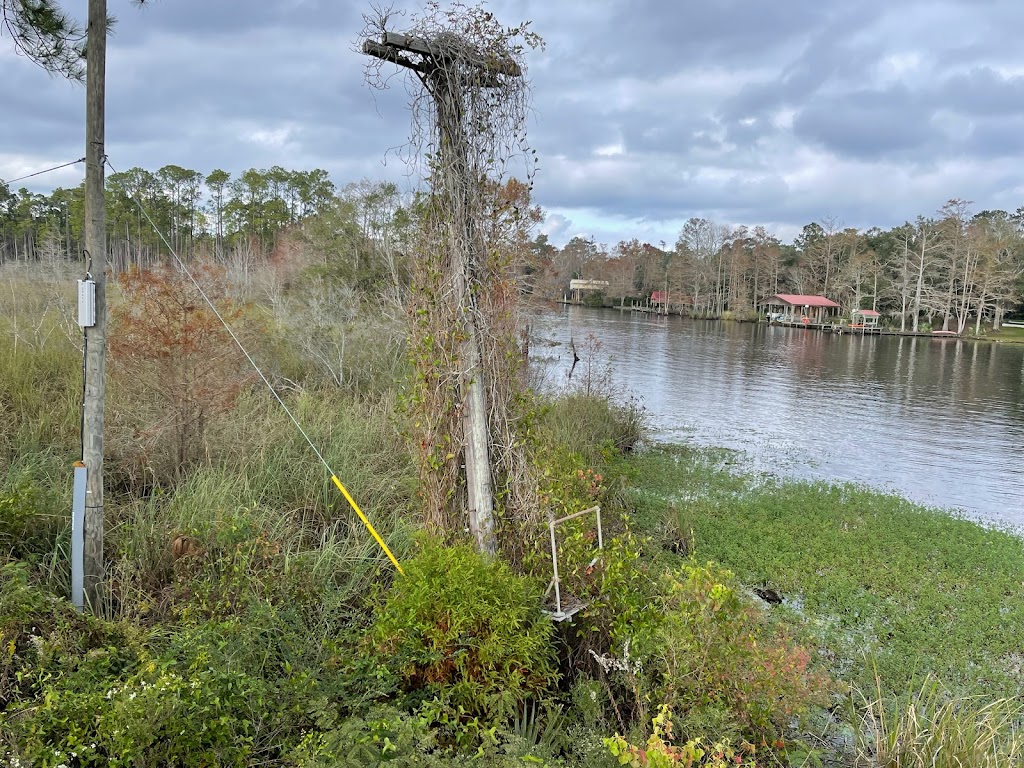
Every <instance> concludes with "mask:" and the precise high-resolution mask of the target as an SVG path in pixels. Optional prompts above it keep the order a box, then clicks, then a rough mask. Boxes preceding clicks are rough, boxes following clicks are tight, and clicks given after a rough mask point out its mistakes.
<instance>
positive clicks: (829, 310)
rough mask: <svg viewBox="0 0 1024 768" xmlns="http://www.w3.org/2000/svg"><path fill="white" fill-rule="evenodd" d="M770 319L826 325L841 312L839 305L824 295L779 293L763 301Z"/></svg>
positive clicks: (762, 304) (762, 303) (781, 321)
mask: <svg viewBox="0 0 1024 768" xmlns="http://www.w3.org/2000/svg"><path fill="white" fill-rule="evenodd" d="M761 306H762V307H764V308H765V311H766V313H767V315H768V319H769V320H772V321H776V322H780V323H800V324H803V325H824V324H826V323H831V322H832V321H833V318H835V317H836V315H838V314H839V305H838V304H836V303H835V302H834V301H832V299H828V298H825V297H824V296H810V295H805V294H799V293H779V294H776V295H775V296H770V297H768V298H767V299H765V300H764V301H762V302H761Z"/></svg>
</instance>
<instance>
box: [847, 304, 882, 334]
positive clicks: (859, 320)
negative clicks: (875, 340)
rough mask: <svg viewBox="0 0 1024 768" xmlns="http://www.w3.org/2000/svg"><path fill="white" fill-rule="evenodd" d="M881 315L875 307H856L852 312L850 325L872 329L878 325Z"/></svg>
mask: <svg viewBox="0 0 1024 768" xmlns="http://www.w3.org/2000/svg"><path fill="white" fill-rule="evenodd" d="M881 317H882V316H881V315H880V314H878V313H877V312H875V310H873V309H855V310H853V312H852V313H851V314H850V327H851V328H863V329H865V330H871V329H873V328H877V327H878V321H879V320H880V319H881Z"/></svg>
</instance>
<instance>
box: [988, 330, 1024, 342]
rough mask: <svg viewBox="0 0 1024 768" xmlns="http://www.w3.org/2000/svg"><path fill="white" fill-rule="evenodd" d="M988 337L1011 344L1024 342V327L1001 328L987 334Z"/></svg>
mask: <svg viewBox="0 0 1024 768" xmlns="http://www.w3.org/2000/svg"><path fill="white" fill-rule="evenodd" d="M985 338H986V339H992V340H993V341H1000V342H1004V343H1006V342H1009V343H1011V344H1024V328H1007V327H1003V328H1000V329H999V330H998V331H994V332H992V333H989V334H986V336H985Z"/></svg>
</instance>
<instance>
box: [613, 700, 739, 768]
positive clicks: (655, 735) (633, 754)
mask: <svg viewBox="0 0 1024 768" xmlns="http://www.w3.org/2000/svg"><path fill="white" fill-rule="evenodd" d="M651 722H652V726H653V727H652V732H651V735H650V737H649V738H648V739H647V741H646V743H645V744H644V745H643V746H635V745H633V744H630V743H629V741H627V740H626V739H625V738H623V737H622V736H619V735H616V736H613V737H611V738H607V739H605V740H604V743H605V746H606V747H607V748H608V751H609V752H610V753H611V754H612V755H613V756H614V757H616V758H617V759H618V762H619V765H628V766H630V768H672V766H681V767H682V768H691V766H703V767H704V768H734V767H735V766H740V767H741V768H756V766H757V761H756V760H755V757H754V753H755V747H754V745H752V744H749V743H746V742H743V743H741V744H740V745H739V746H734V745H733V744H732V742H731V741H729V740H728V739H723V740H721V741H714V742H705V741H704V740H703V739H701V738H700V737H697V738H691V739H688V740H687V741H685V742H682V743H679V742H678V741H677V740H676V738H675V735H674V734H673V727H672V710H671V709H670V708H669V706H668V705H667V704H663V705H662V706H661V708H660V709H659V710H658V714H657V715H656V716H655V717H654V718H653V720H652V721H651Z"/></svg>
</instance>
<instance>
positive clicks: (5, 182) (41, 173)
mask: <svg viewBox="0 0 1024 768" xmlns="http://www.w3.org/2000/svg"><path fill="white" fill-rule="evenodd" d="M84 162H85V158H84V157H80V158H78V159H77V160H72V161H71V162H70V163H63V164H62V165H55V166H53V168H47V169H46V170H43V171H36V172H35V173H30V174H28V175H26V176H19V177H18V178H16V179H10V180H9V181H4V180H3V179H0V184H3V185H4V186H10V185H11V184H13V183H14V182H16V181H24V180H25V179H31V178H32V177H33V176H42V175H43V174H44V173H50V172H51V171H59V170H60V169H61V168H67V167H68V166H69V165H76V164H77V163H84Z"/></svg>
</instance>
